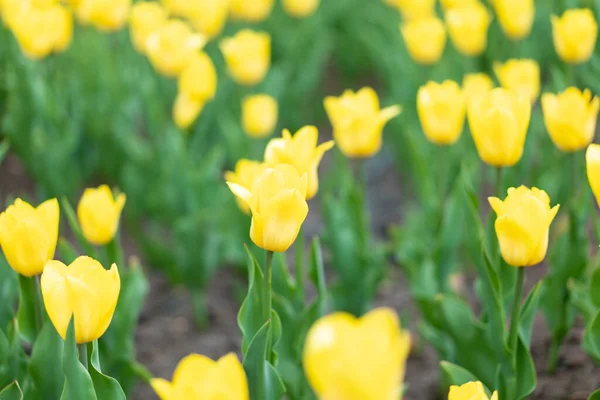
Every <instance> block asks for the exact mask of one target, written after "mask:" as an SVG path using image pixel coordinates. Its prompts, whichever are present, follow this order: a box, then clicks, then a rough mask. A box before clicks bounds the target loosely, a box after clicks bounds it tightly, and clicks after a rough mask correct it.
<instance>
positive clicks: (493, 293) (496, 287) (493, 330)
mask: <svg viewBox="0 0 600 400" xmlns="http://www.w3.org/2000/svg"><path fill="white" fill-rule="evenodd" d="M483 260H484V262H483V267H481V266H480V267H479V274H480V276H481V277H482V279H481V282H482V285H483V287H484V290H483V293H484V298H483V302H484V304H485V309H486V313H487V315H488V316H489V324H490V329H489V334H490V335H491V338H492V340H493V341H494V342H495V346H497V347H496V349H497V350H498V351H501V349H503V348H504V346H505V343H506V330H505V325H504V323H505V322H504V321H505V320H506V317H505V313H504V305H503V302H502V300H501V299H502V298H501V289H500V279H499V278H498V275H497V273H496V269H495V268H494V267H493V266H492V264H491V261H490V258H489V257H488V255H487V254H486V253H485V250H484V254H483ZM511 268H512V267H511Z"/></svg>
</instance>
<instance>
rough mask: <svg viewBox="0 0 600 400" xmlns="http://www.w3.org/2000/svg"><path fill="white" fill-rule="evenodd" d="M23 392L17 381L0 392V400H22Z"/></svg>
mask: <svg viewBox="0 0 600 400" xmlns="http://www.w3.org/2000/svg"><path fill="white" fill-rule="evenodd" d="M22 399H23V392H22V391H21V388H20V387H19V383H18V382H17V381H14V382H12V383H11V384H9V385H8V386H6V387H5V388H4V389H2V390H1V391H0V400H22Z"/></svg>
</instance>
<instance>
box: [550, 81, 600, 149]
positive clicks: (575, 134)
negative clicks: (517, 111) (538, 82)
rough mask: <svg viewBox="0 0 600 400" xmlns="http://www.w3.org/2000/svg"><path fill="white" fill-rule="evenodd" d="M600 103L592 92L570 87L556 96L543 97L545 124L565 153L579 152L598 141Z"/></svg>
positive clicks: (553, 139)
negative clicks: (597, 126)
mask: <svg viewBox="0 0 600 400" xmlns="http://www.w3.org/2000/svg"><path fill="white" fill-rule="evenodd" d="M599 109H600V100H599V99H598V97H596V96H594V98H592V93H591V92H590V91H589V89H586V90H584V91H583V92H582V91H580V90H579V89H577V88H576V87H569V88H567V90H565V91H564V92H562V93H560V94H558V95H555V94H552V93H544V94H543V95H542V110H543V112H544V123H545V124H546V129H547V130H548V133H549V134H550V138H551V139H552V141H553V142H554V144H555V145H556V147H558V148H559V149H560V150H562V151H567V152H570V151H577V150H581V149H583V148H584V147H586V146H587V145H588V144H590V143H591V142H592V140H593V139H594V134H595V133H596V120H597V119H598V110H599Z"/></svg>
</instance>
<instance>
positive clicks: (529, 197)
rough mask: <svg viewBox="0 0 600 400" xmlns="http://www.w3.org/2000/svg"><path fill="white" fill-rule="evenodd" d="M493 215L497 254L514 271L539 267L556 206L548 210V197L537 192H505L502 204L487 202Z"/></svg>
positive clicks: (514, 189) (517, 189) (516, 190)
mask: <svg viewBox="0 0 600 400" xmlns="http://www.w3.org/2000/svg"><path fill="white" fill-rule="evenodd" d="M488 200H489V202H490V205H491V206H492V209H493V210H494V211H495V212H496V222H495V225H494V226H495V228H496V235H497V236H498V242H499V243H500V253H502V258H504V261H506V263H507V264H509V265H512V266H513V267H529V266H532V265H536V264H539V263H540V262H541V261H542V260H543V259H544V257H545V256H546V251H547V250H548V231H549V229H550V224H551V223H552V220H553V219H554V217H555V216H556V213H557V212H558V208H559V206H558V205H556V206H554V207H552V208H550V197H548V195H547V194H546V192H545V191H543V190H540V189H538V188H535V187H534V188H532V189H529V188H527V187H525V186H520V187H518V188H510V189H508V196H506V199H504V201H502V200H500V199H499V198H497V197H490V198H489V199H488Z"/></svg>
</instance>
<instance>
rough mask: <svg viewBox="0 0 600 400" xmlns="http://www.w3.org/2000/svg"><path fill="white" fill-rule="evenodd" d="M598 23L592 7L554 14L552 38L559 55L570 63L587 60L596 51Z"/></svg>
mask: <svg viewBox="0 0 600 400" xmlns="http://www.w3.org/2000/svg"><path fill="white" fill-rule="evenodd" d="M597 37H598V23H597V22H596V19H595V18H594V13H593V12H592V10H590V9H587V8H585V9H583V8H582V9H571V10H567V11H565V12H564V14H563V15H562V17H560V18H559V17H557V16H556V15H553V16H552V39H553V40H554V48H555V49H556V53H557V54H558V56H559V57H560V58H561V59H562V60H563V61H564V62H567V63H570V64H582V63H585V62H587V61H588V60H589V59H590V58H591V57H592V53H593V52H594V47H595V46H596V39H597Z"/></svg>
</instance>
